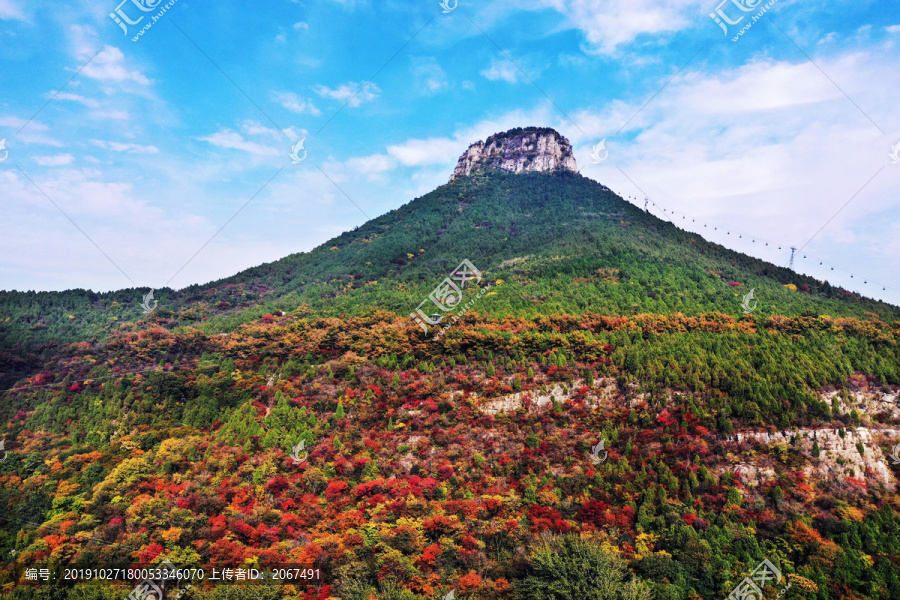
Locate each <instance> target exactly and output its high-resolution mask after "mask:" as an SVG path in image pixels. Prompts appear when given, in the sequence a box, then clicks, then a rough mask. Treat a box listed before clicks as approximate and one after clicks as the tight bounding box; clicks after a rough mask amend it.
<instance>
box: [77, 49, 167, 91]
mask: <svg viewBox="0 0 900 600" xmlns="http://www.w3.org/2000/svg"><path fill="white" fill-rule="evenodd" d="M81 72H82V73H83V74H84V75H86V76H87V77H90V78H92V79H98V80H100V81H116V82H125V81H133V82H134V83H137V84H140V85H150V84H151V83H153V82H152V81H151V80H150V79H148V78H147V77H146V76H145V75H144V74H143V73H141V72H140V71H137V70H129V69H128V68H127V67H126V66H125V55H124V54H123V53H122V51H121V50H119V49H118V48H116V47H115V46H109V45H107V46H105V47H104V48H103V50H102V51H101V52H100V54H98V55H97V56H96V57H95V58H94V60H92V61H91V62H90V64H88V65H87V66H86V67H85V68H84V69H83V70H82V71H81Z"/></svg>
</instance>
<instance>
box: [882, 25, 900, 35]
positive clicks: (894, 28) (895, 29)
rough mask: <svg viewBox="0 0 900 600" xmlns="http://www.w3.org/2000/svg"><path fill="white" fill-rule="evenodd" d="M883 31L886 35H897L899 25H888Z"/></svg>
mask: <svg viewBox="0 0 900 600" xmlns="http://www.w3.org/2000/svg"><path fill="white" fill-rule="evenodd" d="M884 30H885V31H887V32H888V33H897V32H898V31H900V25H890V26H888V27H885V28H884Z"/></svg>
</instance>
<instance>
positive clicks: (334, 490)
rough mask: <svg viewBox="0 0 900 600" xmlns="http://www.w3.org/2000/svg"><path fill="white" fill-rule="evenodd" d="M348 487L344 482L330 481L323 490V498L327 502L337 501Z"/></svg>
mask: <svg viewBox="0 0 900 600" xmlns="http://www.w3.org/2000/svg"><path fill="white" fill-rule="evenodd" d="M348 487H350V486H349V485H347V482H346V481H332V482H331V483H329V484H328V487H327V488H326V489H325V497H326V498H328V499H329V500H337V499H338V498H340V497H341V496H342V495H343V493H344V492H345V491H346V490H347V488H348Z"/></svg>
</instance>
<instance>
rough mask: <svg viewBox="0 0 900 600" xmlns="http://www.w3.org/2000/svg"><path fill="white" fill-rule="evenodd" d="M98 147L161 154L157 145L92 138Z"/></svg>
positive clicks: (92, 141)
mask: <svg viewBox="0 0 900 600" xmlns="http://www.w3.org/2000/svg"><path fill="white" fill-rule="evenodd" d="M91 143H92V144H94V145H95V146H97V147H98V148H103V149H104V150H111V151H113V152H128V153H129V154H159V148H157V147H156V146H142V145H141V144H123V143H121V142H108V141H105V140H91Z"/></svg>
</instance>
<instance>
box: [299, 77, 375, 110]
mask: <svg viewBox="0 0 900 600" xmlns="http://www.w3.org/2000/svg"><path fill="white" fill-rule="evenodd" d="M313 91H314V92H315V93H317V94H318V95H320V96H322V97H323V98H331V99H332V100H337V101H339V102H348V101H349V105H350V106H354V107H355V106H359V105H360V104H363V103H365V102H371V101H373V100H375V99H376V98H378V96H379V94H381V88H379V87H378V86H377V85H375V84H374V83H368V84H365V83H364V82H363V83H354V82H352V81H349V82H347V83H344V84H341V85H339V86H338V87H336V88H330V87H328V86H325V85H317V86H315V87H314V88H313Z"/></svg>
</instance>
